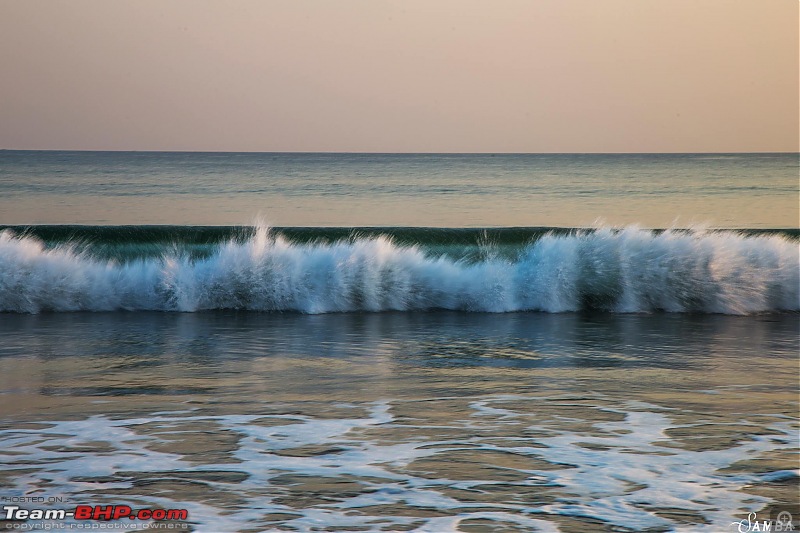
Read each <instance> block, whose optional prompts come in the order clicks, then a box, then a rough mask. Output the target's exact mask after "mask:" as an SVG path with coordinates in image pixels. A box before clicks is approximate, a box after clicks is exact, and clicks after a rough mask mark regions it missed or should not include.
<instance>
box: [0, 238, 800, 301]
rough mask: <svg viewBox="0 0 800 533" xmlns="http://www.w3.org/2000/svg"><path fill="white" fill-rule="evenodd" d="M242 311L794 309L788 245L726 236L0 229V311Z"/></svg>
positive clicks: (798, 275)
mask: <svg viewBox="0 0 800 533" xmlns="http://www.w3.org/2000/svg"><path fill="white" fill-rule="evenodd" d="M206 309H248V310H258V311H296V312H302V313H330V312H347V311H388V310H396V311H412V310H427V309H452V310H463V311H479V312H481V311H482V312H508V311H545V312H566V311H578V310H584V309H597V310H605V311H611V312H623V313H627V312H652V311H668V312H700V313H727V314H752V313H760V312H777V311H797V310H800V259H799V255H798V246H797V243H796V242H794V241H792V240H791V239H788V238H786V237H784V236H780V235H771V236H765V235H759V236H746V235H742V234H739V233H736V232H732V231H721V232H710V231H703V230H693V231H682V230H667V231H664V232H660V233H659V232H653V231H650V230H644V229H640V228H637V227H626V228H622V229H619V230H617V229H613V228H600V229H597V230H595V231H585V232H578V233H575V234H571V235H555V234H548V235H544V236H543V237H541V238H539V239H538V240H536V241H535V242H531V243H530V244H528V245H527V246H524V247H522V248H521V249H520V251H519V252H518V253H517V254H515V256H514V257H504V256H499V255H498V256H494V257H493V256H492V255H491V254H489V255H488V256H485V257H483V258H482V259H480V260H478V261H467V260H458V259H454V258H452V257H448V256H446V255H432V254H430V253H426V252H425V251H424V250H423V249H422V248H420V247H419V246H401V245H398V244H395V243H394V242H393V241H392V240H391V238H389V237H386V236H378V237H369V238H360V239H353V240H343V241H339V242H334V243H322V242H318V243H293V242H291V241H289V240H287V239H286V238H284V237H282V236H281V235H280V234H276V233H274V232H271V231H270V230H269V229H268V228H266V227H258V228H256V230H255V232H254V234H253V235H252V237H250V238H249V239H247V240H244V241H242V240H230V241H228V242H226V243H223V244H220V245H218V246H217V247H216V248H215V249H214V250H213V252H212V253H211V254H210V255H209V256H207V257H203V258H191V257H189V256H188V255H185V254H181V253H178V252H172V253H165V254H164V255H162V256H161V257H159V258H144V259H138V260H134V261H128V262H118V261H115V260H101V259H98V258H97V257H93V256H92V254H91V252H90V251H87V250H81V249H80V248H79V247H77V246H76V245H74V244H69V243H67V244H62V245H59V246H56V247H54V248H47V247H46V246H45V245H44V243H43V242H42V241H40V240H38V239H36V238H34V237H30V236H16V235H15V234H13V233H12V232H11V231H8V230H6V231H3V232H0V311H5V312H20V313H37V312H40V311H79V310H88V311H111V310H130V311H135V310H158V311H184V312H192V311H199V310H206Z"/></svg>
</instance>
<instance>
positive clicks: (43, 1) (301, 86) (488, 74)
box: [0, 0, 800, 152]
mask: <svg viewBox="0 0 800 533" xmlns="http://www.w3.org/2000/svg"><path fill="white" fill-rule="evenodd" d="M798 5H799V4H798V2H797V0H769V1H764V0H747V1H737V0H702V1H700V0H669V1H665V0H659V1H651V0H547V1H542V0H524V1H522V0H491V1H490V0H482V1H475V0H391V1H389V0H359V1H355V0H338V1H326V0H319V1H310V0H280V1H272V0H226V1H213V2H212V1H207V0H115V1H108V0H68V1H61V0H0V148H8V149H96V150H209V151H354V152H362V151H364V152H728V151H791V152H794V151H797V150H798V116H800V112H799V110H798V98H800V96H799V94H800V91H799V90H798V49H799V44H798V24H799V18H798V17H799V16H798Z"/></svg>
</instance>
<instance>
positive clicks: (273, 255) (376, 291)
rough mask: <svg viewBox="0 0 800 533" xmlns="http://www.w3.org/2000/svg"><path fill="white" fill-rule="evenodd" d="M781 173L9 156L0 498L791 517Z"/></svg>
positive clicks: (602, 158) (501, 158) (495, 514)
mask: <svg viewBox="0 0 800 533" xmlns="http://www.w3.org/2000/svg"><path fill="white" fill-rule="evenodd" d="M797 170H798V159H797V155H796V154H730V155H726V154H722V155H718V154H714V155H702V154H692V155H614V156H612V155H502V154H498V155H489V154H487V155H464V156H456V155H436V154H425V155H358V154H190V153H87V152H13V151H0V224H4V226H3V228H0V365H2V366H1V367H0V368H1V369H2V371H1V372H0V395H1V396H0V461H2V464H3V468H2V469H1V470H0V501H3V502H4V505H12V504H13V505H18V506H20V507H24V508H32V507H33V506H34V505H36V504H37V503H36V502H39V504H40V505H43V506H44V508H65V509H69V508H71V507H74V506H76V505H128V506H130V507H132V508H151V507H158V508H164V509H186V510H187V511H188V519H187V520H185V521H181V522H177V523H174V525H175V526H176V527H180V528H181V529H182V530H191V531H210V532H224V531H426V532H447V531H465V532H481V531H486V532H494V531H561V532H584V531H651V532H662V531H709V532H711V531H713V532H717V531H737V530H738V529H737V528H738V526H739V523H740V521H742V520H744V521H745V522H744V523H745V524H747V520H748V519H757V520H759V521H761V520H774V519H776V517H777V516H778V514H779V513H780V512H789V513H790V514H792V515H793V517H794V518H795V520H797V519H800V509H798V498H797V495H798V490H799V489H800V487H799V486H798V483H799V481H800V477H799V476H798V455H797V454H798V436H800V433H799V432H800V423H799V421H798V377H799V374H798V350H800V337H799V335H798V317H799V316H800V315H798V311H800V260H799V258H798V253H799V252H798V229H797V224H798V202H797V199H798V191H797ZM256 217H260V218H259V219H258V222H255V223H254V220H256ZM653 228H660V229H666V231H652V229H653ZM0 523H2V524H3V526H4V527H6V528H9V529H17V530H21V529H23V528H27V529H29V530H30V529H33V528H35V527H39V528H40V529H43V528H45V527H48V524H47V523H45V522H41V521H39V522H37V521H35V520H28V521H22V522H20V521H2V522H0ZM123 523H124V526H125V529H143V528H147V527H153V528H154V527H155V526H157V525H161V526H164V525H171V524H163V523H162V524H158V523H157V522H146V521H143V522H138V521H137V522H134V521H122V522H109V523H104V524H105V525H109V526H110V525H114V524H116V525H119V526H121V525H122V524H123ZM61 525H66V526H70V525H72V526H78V525H82V524H81V522H80V521H76V520H66V521H63V523H62V524H61ZM83 525H85V524H83ZM49 526H53V524H52V523H51V524H49ZM795 527H797V526H795ZM773 530H774V526H773Z"/></svg>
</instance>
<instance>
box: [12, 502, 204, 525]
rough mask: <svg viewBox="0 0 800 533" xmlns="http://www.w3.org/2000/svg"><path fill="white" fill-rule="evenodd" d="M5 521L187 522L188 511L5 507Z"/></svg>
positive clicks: (122, 508)
mask: <svg viewBox="0 0 800 533" xmlns="http://www.w3.org/2000/svg"><path fill="white" fill-rule="evenodd" d="M3 512H4V514H3V517H2V519H3V520H66V519H68V518H71V519H74V520H122V519H123V518H127V519H129V520H156V521H160V520H186V519H187V518H188V517H189V511H188V510H187V509H133V508H131V507H129V506H127V505H78V506H76V507H75V508H74V509H69V510H68V509H22V508H21V507H19V506H18V505H4V506H3Z"/></svg>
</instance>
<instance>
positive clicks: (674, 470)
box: [0, 395, 796, 532]
mask: <svg viewBox="0 0 800 533" xmlns="http://www.w3.org/2000/svg"><path fill="white" fill-rule="evenodd" d="M546 401H548V400H547V399H546V398H535V397H524V396H515V395H504V396H496V397H487V398H482V399H480V400H478V401H475V402H473V403H471V404H470V405H469V408H468V409H466V410H465V411H464V412H463V413H462V415H461V416H462V418H461V419H454V420H452V421H451V422H452V424H453V425H452V427H449V428H442V427H439V426H435V425H432V424H431V423H430V422H426V421H424V420H422V419H420V420H416V421H415V423H414V424H409V421H408V420H403V421H401V420H398V419H397V418H396V417H395V416H393V415H392V411H393V410H394V409H395V408H397V407H403V403H404V402H402V401H381V402H375V403H371V404H363V405H355V404H354V405H352V406H351V408H352V409H353V413H352V414H353V416H352V417H350V418H347V417H341V418H316V417H309V416H304V415H273V416H272V417H273V418H280V419H282V421H283V422H284V423H285V424H284V425H277V426H264V425H261V423H260V421H261V420H263V417H260V416H257V415H223V416H203V415H197V414H194V413H191V412H182V413H181V412H174V413H170V414H164V415H160V416H159V415H156V416H153V417H148V418H127V419H125V418H116V417H115V418H109V417H106V416H93V417H89V418H86V419H83V420H72V421H52V422H49V423H47V424H46V425H47V426H48V427H45V428H39V429H5V430H0V442H2V443H3V449H5V450H8V454H9V455H8V457H7V461H6V478H7V479H6V489H7V490H6V493H7V494H11V495H15V496H21V495H30V496H36V495H41V494H48V493H50V492H52V491H57V492H58V493H59V494H61V495H63V496H65V497H67V498H68V499H69V500H70V501H73V502H92V503H95V504H100V503H103V502H105V501H106V499H107V498H111V499H112V500H113V501H114V503H116V504H123V503H124V504H128V505H131V506H133V507H136V506H152V505H156V506H161V507H163V508H187V509H188V510H189V519H190V521H191V522H192V523H194V524H195V525H196V527H197V530H198V531H214V532H221V531H239V530H243V529H255V528H259V527H260V528H261V530H267V531H270V530H272V529H269V527H265V526H266V524H265V523H264V521H265V520H267V519H266V516H267V515H268V514H270V513H283V518H282V519H281V525H282V526H283V527H284V528H286V527H289V528H291V529H292V530H294V531H318V530H319V529H318V528H319V527H320V526H324V527H328V528H333V529H335V528H337V527H339V528H341V529H343V530H345V529H350V528H364V527H371V529H370V530H372V531H380V530H383V531H387V530H390V531H394V530H396V529H395V526H411V525H413V527H414V531H419V532H433V531H437V532H438V531H442V532H444V531H459V530H461V529H460V526H461V525H463V524H464V523H467V521H471V520H487V521H490V522H493V523H499V524H502V523H511V524H513V525H515V526H516V527H518V528H520V529H522V530H525V531H559V530H560V529H559V528H558V520H557V519H558V517H564V518H572V519H574V518H581V517H582V518H588V519H595V520H600V521H602V522H604V523H606V524H608V525H610V526H617V527H620V528H627V529H632V530H644V529H647V528H669V529H670V530H671V531H683V530H687V531H691V530H696V528H697V525H698V524H696V523H693V524H687V523H681V522H680V521H678V522H676V521H673V520H672V519H670V518H667V517H665V516H664V515H663V514H661V513H659V512H658V511H659V510H669V509H673V510H674V509H683V510H685V511H687V512H689V513H695V514H696V515H697V516H699V517H702V519H701V521H703V522H705V524H704V525H703V527H707V528H709V530H714V531H721V530H723V529H724V528H726V527H727V526H728V524H729V523H730V521H731V520H732V519H733V518H734V517H735V516H736V515H737V514H739V513H746V512H752V511H755V510H758V509H760V508H761V507H763V506H764V505H766V504H768V503H769V499H768V498H765V497H761V496H756V495H754V494H751V493H746V492H743V491H742V488H743V487H745V486H746V485H748V484H750V483H756V482H759V481H761V480H762V478H770V479H771V478H780V479H782V477H785V476H787V475H791V474H793V472H788V471H779V472H771V473H767V474H731V473H728V472H726V469H727V468H729V467H731V466H732V465H734V464H736V463H737V462H740V461H743V460H748V459H750V460H754V459H757V458H758V457H761V456H764V455H769V454H770V453H775V452H777V451H784V452H788V451H791V450H793V449H794V448H795V445H794V443H793V442H792V439H791V436H792V435H795V436H796V430H795V429H794V428H793V426H792V424H791V423H790V422H788V421H787V422H785V423H782V422H775V423H773V424H771V425H770V426H769V428H768V429H769V430H770V433H771V435H770V436H763V435H751V436H743V439H742V441H741V442H739V443H732V444H731V445H730V446H728V447H720V448H719V449H709V450H701V451H691V450H686V449H681V448H676V447H674V446H669V445H668V444H670V441H671V439H670V438H669V436H668V435H667V433H666V430H668V429H671V428H676V427H679V426H678V425H677V424H676V423H675V421H673V420H672V419H671V418H670V416H669V415H668V414H666V413H669V410H667V411H665V410H663V409H662V408H660V407H658V406H655V405H648V404H644V403H641V402H639V403H635V402H630V403H623V404H622V405H619V406H618V407H613V406H607V407H603V408H594V412H596V413H602V412H607V413H616V414H618V415H620V416H621V417H622V419H621V420H619V421H612V422H595V423H591V421H590V420H581V422H582V429H579V430H576V431H573V430H569V429H565V428H562V427H560V424H559V423H558V421H557V420H549V421H548V420H545V421H543V422H541V423H539V424H536V425H534V426H530V427H529V429H531V430H535V431H537V432H540V433H547V434H549V435H551V436H542V437H536V438H532V439H530V446H526V445H523V446H520V445H519V443H520V442H523V440H522V439H519V438H513V439H507V442H508V445H503V444H502V443H503V442H504V439H498V438H496V437H495V435H496V433H497V431H496V430H497V426H496V424H497V423H498V421H497V420H494V419H493V418H492V417H487V416H485V415H486V414H487V411H486V409H487V408H489V409H494V408H493V407H492V404H494V403H497V404H498V407H499V406H500V405H504V407H502V408H501V409H500V410H502V411H503V412H505V413H506V414H507V415H508V416H510V417H514V418H517V419H518V421H520V422H522V423H526V421H530V418H529V417H530V415H531V413H535V412H536V411H537V408H536V406H537V405H539V404H540V403H541V402H546ZM550 401H551V402H552V401H553V399H550ZM509 403H514V405H515V406H514V407H512V406H510V405H509ZM412 405H413V404H412ZM564 405H566V406H568V402H567V403H565V404H564ZM342 409H344V408H343V407H342ZM591 412H592V410H589V411H588V415H589V416H591ZM584 422H586V424H583V423H584ZM154 426H155V427H158V428H159V430H158V431H157V432H156V433H153V432H152V431H153V430H152V428H153V427H154ZM148 427H149V428H151V429H145V428H148ZM198 427H203V428H204V430H205V431H210V430H212V428H216V431H217V432H218V433H222V434H229V435H235V436H236V440H235V441H233V443H232V444H231V448H230V451H229V454H230V455H229V456H228V457H229V458H228V459H225V460H222V461H220V458H224V457H225V456H224V455H219V454H203V453H202V452H195V453H194V454H189V455H186V456H184V455H182V454H181V452H179V451H177V450H175V451H166V449H165V445H167V444H169V443H171V442H173V441H172V440H165V439H163V438H162V437H163V436H168V437H171V438H175V437H180V436H181V435H183V434H185V435H186V436H185V437H183V438H184V439H193V438H196V437H195V436H193V435H196V433H195V432H196V430H197V428H198ZM454 428H461V429H462V430H463V431H462V438H456V439H453V438H452V436H451V437H449V438H448V435H452V430H453V429H454ZM376 429H380V430H381V431H383V432H384V434H386V435H387V436H388V437H389V439H388V440H381V439H380V438H375V436H374V435H373V437H372V438H371V437H370V436H369V435H370V433H369V431H371V430H376ZM763 429H764V428H761V427H759V426H754V430H763ZM448 430H449V431H448ZM439 431H441V432H442V434H441V435H437V432H439ZM364 432H366V433H364ZM501 433H502V431H501ZM467 435H471V436H467ZM481 435H483V436H481ZM401 436H403V437H404V438H403V439H402V440H401V441H400V442H398V441H397V440H396V439H397V438H398V437H401ZM776 437H780V438H776ZM98 443H100V444H103V446H100V447H99V448H97V449H93V448H96V447H97V446H98ZM587 444H588V445H594V446H593V447H587ZM665 444H666V445H665ZM307 446H323V447H327V450H326V451H324V452H322V453H321V454H320V455H305V456H303V455H291V454H290V455H286V453H285V452H286V451H287V450H289V449H291V448H297V449H298V450H300V449H303V447H307ZM178 448H180V446H179V447H178ZM109 449H111V450H113V453H109ZM465 449H469V450H472V451H477V452H480V453H500V454H502V455H508V456H513V457H517V458H519V459H521V460H524V459H525V458H529V459H534V460H539V461H544V462H545V463H546V464H548V465H549V468H546V469H536V468H532V469H516V470H514V471H515V472H517V473H519V474H520V477H519V478H518V480H517V481H509V480H507V479H502V478H500V479H497V480H490V479H485V478H484V477H482V476H481V475H480V474H476V476H475V478H474V479H465V478H463V477H460V478H458V477H457V478H455V479H449V478H447V477H445V474H446V472H447V471H446V470H443V471H440V472H441V473H442V474H441V475H440V476H438V477H437V476H431V475H427V474H424V473H423V474H422V475H420V474H419V472H418V470H411V471H409V470H407V467H408V465H410V464H412V463H413V462H414V461H418V460H420V459H426V460H429V461H430V460H432V461H438V462H439V464H440V465H447V464H448V463H449V462H450V457H452V452H454V451H458V450H465ZM184 453H185V452H184ZM198 461H200V462H199V463H198ZM475 461H477V462H475V463H474V464H473V465H472V467H473V468H475V469H478V470H480V468H481V467H482V465H481V464H480V462H479V461H480V459H475ZM31 465H33V466H31ZM505 470H511V468H510V467H505ZM177 472H180V475H178V474H176V473H177ZM204 473H205V474H215V473H216V474H218V475H220V474H226V473H227V474H237V473H238V474H239V475H240V478H239V479H238V481H235V482H234V481H231V480H225V479H223V478H216V479H215V478H204V477H203V474H204ZM287 476H288V477H290V478H292V479H293V481H290V486H291V485H292V483H294V484H295V485H294V486H295V487H297V485H296V484H297V483H301V482H302V480H313V479H322V480H328V481H330V480H339V481H341V482H347V483H351V484H352V485H357V486H358V487H359V488H358V489H355V488H349V489H339V490H337V491H335V493H332V494H329V495H328V497H327V498H326V499H324V500H323V501H321V502H320V503H317V504H314V505H306V504H304V500H303V499H302V497H301V496H302V495H303V494H306V490H308V491H311V492H312V493H313V491H314V490H316V489H314V488H309V489H302V488H295V489H294V490H296V492H295V494H298V495H299V496H298V497H297V498H295V499H292V498H288V499H287V497H286V496H287V493H286V491H285V487H286V485H285V484H282V483H279V480H280V479H281V478H286V477H287ZM186 479H196V480H197V481H196V482H195V483H196V485H198V486H202V487H203V490H200V491H198V490H197V488H194V489H193V488H192V486H187V485H178V486H177V488H175V489H174V490H177V491H181V490H185V491H186V492H185V493H183V492H178V493H175V494H173V495H172V496H170V495H169V491H161V492H158V491H153V493H152V495H148V496H129V494H130V489H131V487H137V486H138V485H137V483H146V484H145V485H144V486H147V487H150V486H152V485H151V484H152V483H159V482H163V481H165V480H171V481H176V480H177V481H181V480H186ZM43 480H46V481H43ZM495 486H505V487H509V488H516V489H518V490H525V489H535V490H536V491H537V492H536V493H539V494H541V495H545V494H547V493H549V492H552V493H553V497H551V498H548V500H547V501H550V502H551V503H537V502H533V501H532V502H527V501H525V499H524V498H522V499H516V500H515V501H504V500H501V501H491V500H489V501H481V502H475V501H470V499H469V498H467V499H466V500H462V499H459V497H458V494H485V493H487V491H491V490H492V488H493V487H495ZM454 490H456V491H460V492H458V493H454V492H453V491H454ZM210 494H214V495H215V496H214V497H213V498H211V497H207V496H208V495H210ZM232 501H234V502H238V503H237V504H236V505H231V504H230V502H232ZM430 509H436V510H438V511H441V512H442V513H443V514H444V516H430V517H426V515H425V513H424V511H425V510H430ZM402 510H406V511H408V510H420V512H421V513H422V514H416V513H407V512H402ZM273 520H274V519H273Z"/></svg>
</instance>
